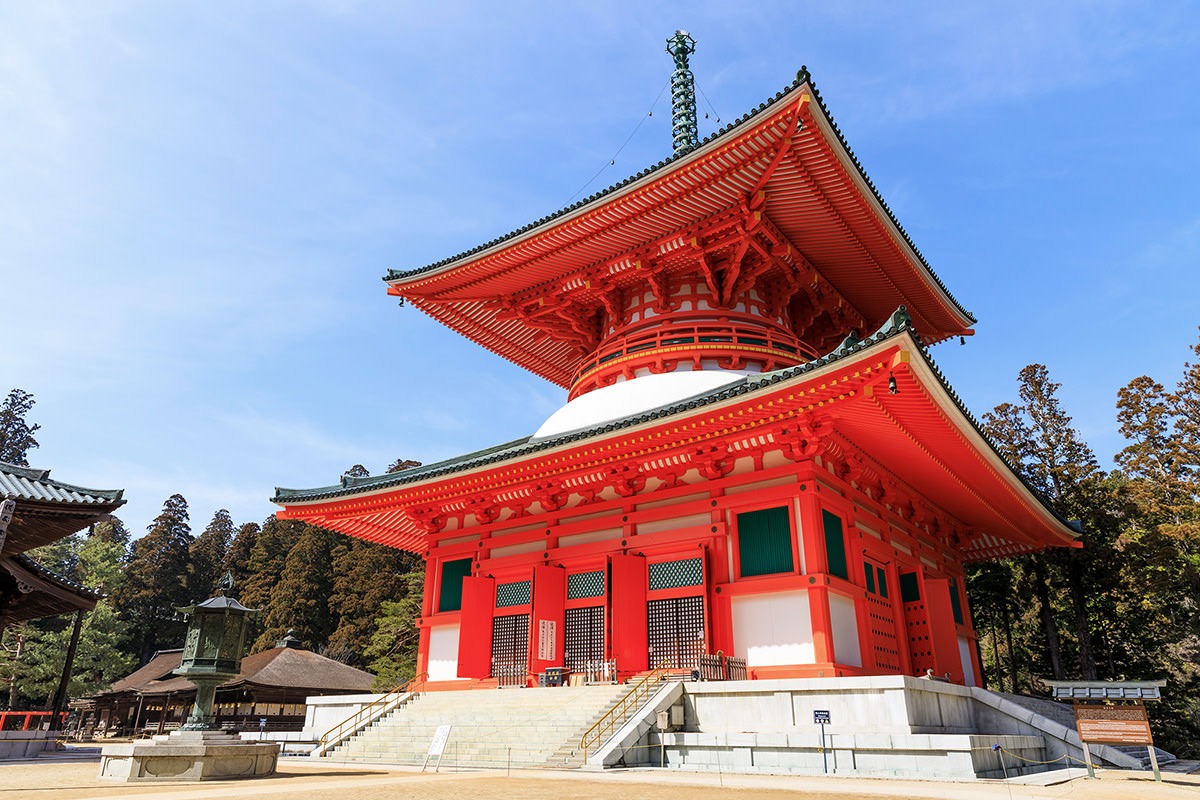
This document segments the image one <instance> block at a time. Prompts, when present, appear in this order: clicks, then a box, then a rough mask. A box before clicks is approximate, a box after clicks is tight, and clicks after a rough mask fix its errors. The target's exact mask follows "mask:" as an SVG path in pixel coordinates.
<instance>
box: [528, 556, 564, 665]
mask: <svg viewBox="0 0 1200 800" xmlns="http://www.w3.org/2000/svg"><path fill="white" fill-rule="evenodd" d="M566 604H567V571H566V570H565V569H563V568H562V567H547V566H542V565H537V566H534V568H533V619H532V620H531V621H530V622H531V625H532V627H531V628H530V630H529V671H530V672H534V673H538V672H545V671H546V668H547V667H561V666H562V665H563V634H564V631H565V628H566V624H567V611H566ZM547 623H548V624H547ZM543 636H544V637H546V640H545V641H543ZM543 651H544V654H545V655H546V657H545V658H541V657H539V653H542V652H543Z"/></svg>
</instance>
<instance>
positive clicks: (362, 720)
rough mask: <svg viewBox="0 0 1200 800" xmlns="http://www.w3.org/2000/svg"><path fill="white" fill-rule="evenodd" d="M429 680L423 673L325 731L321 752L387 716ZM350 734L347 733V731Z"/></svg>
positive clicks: (427, 675)
mask: <svg viewBox="0 0 1200 800" xmlns="http://www.w3.org/2000/svg"><path fill="white" fill-rule="evenodd" d="M427 680H429V673H428V672H422V673H421V674H420V675H417V676H415V677H413V678H412V679H411V680H409V681H406V682H405V683H403V684H401V685H400V686H397V687H396V688H395V689H392V690H391V691H390V692H387V693H386V694H383V695H380V696H379V697H378V698H377V699H376V700H374V701H373V702H371V703H370V704H369V705H365V706H363V707H362V708H360V709H359V710H358V711H356V712H354V713H353V714H351V715H350V716H348V717H346V718H345V719H344V720H342V721H341V722H339V723H338V724H337V725H334V726H333V727H332V728H330V729H329V730H327V731H325V733H324V734H322V736H321V744H320V746H319V747H318V749H319V750H325V749H328V748H329V746H330V742H339V741H341V740H342V739H344V738H346V737H347V736H350V735H352V734H354V733H355V732H357V731H358V729H359V728H362V727H365V726H366V724H367V723H368V722H369V721H370V720H371V719H372V717H375V716H379V715H381V714H385V713H387V712H388V711H391V710H392V709H393V708H395V707H396V706H398V705H399V704H400V701H401V700H402V699H403V698H404V696H405V695H408V694H415V693H416V691H417V689H419V688H421V686H423V685H424V684H425V682H426V681H427ZM347 730H348V731H349V733H346V731H347Z"/></svg>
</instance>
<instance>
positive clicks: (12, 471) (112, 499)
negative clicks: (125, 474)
mask: <svg viewBox="0 0 1200 800" xmlns="http://www.w3.org/2000/svg"><path fill="white" fill-rule="evenodd" d="M0 473H6V474H8V475H12V476H15V477H17V478H23V479H25V480H27V481H31V482H33V483H40V484H43V485H45V486H50V487H53V488H55V489H60V490H62V491H64V492H74V493H75V494H78V495H81V496H83V497H87V498H94V500H95V501H96V502H99V501H104V502H108V503H118V504H123V503H124V502H125V500H124V499H122V498H123V497H124V494H125V490H124V489H89V488H87V487H86V486H76V485H74V484H71V483H64V482H62V481H60V480H55V479H54V478H51V477H50V470H48V469H37V468H34V467H24V466H21V465H19V464H12V463H9V462H7V461H0ZM16 499H20V498H16ZM26 499H29V500H45V499H48V498H39V497H33V496H27V498H26Z"/></svg>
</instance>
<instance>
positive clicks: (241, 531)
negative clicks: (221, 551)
mask: <svg viewBox="0 0 1200 800" xmlns="http://www.w3.org/2000/svg"><path fill="white" fill-rule="evenodd" d="M260 530H261V528H259V527H258V523H257V522H247V523H246V524H244V525H242V527H240V528H238V530H237V534H235V535H234V537H233V541H232V542H230V543H229V549H228V550H226V551H225V557H224V558H222V559H221V574H222V575H224V574H225V573H226V572H228V573H229V574H230V575H232V576H233V586H234V595H235V596H237V597H239V598H240V597H242V590H243V589H244V588H245V586H246V582H247V580H249V578H250V554H251V553H252V552H253V551H254V543H255V541H256V540H257V539H258V533H259V531H260Z"/></svg>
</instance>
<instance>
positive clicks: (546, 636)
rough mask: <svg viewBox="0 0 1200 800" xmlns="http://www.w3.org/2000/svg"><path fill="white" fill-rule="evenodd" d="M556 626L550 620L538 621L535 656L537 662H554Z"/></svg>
mask: <svg viewBox="0 0 1200 800" xmlns="http://www.w3.org/2000/svg"><path fill="white" fill-rule="evenodd" d="M557 629H558V625H557V624H556V623H555V621H554V620H552V619H539V620H538V646H537V654H538V656H537V657H538V660H539V661H554V660H555V657H554V639H555V637H556V636H557V635H558V630H557Z"/></svg>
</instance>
